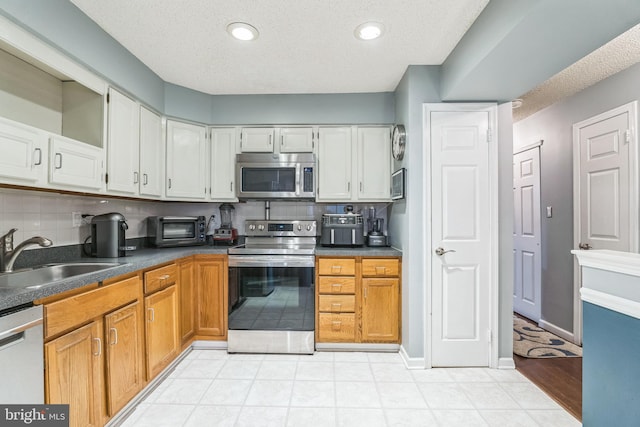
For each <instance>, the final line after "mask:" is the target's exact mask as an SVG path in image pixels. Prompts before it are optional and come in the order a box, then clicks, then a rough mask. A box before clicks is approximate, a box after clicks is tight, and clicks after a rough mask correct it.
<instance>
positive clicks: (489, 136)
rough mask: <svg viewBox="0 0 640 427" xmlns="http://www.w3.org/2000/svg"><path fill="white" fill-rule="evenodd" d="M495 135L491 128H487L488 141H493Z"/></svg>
mask: <svg viewBox="0 0 640 427" xmlns="http://www.w3.org/2000/svg"><path fill="white" fill-rule="evenodd" d="M492 137H493V135H491V128H488V129H487V142H491V140H492V139H493V138H492Z"/></svg>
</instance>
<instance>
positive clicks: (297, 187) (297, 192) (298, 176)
mask: <svg viewBox="0 0 640 427" xmlns="http://www.w3.org/2000/svg"><path fill="white" fill-rule="evenodd" d="M295 188H296V196H299V195H300V163H296V185H295Z"/></svg>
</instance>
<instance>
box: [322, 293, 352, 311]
mask: <svg viewBox="0 0 640 427" xmlns="http://www.w3.org/2000/svg"><path fill="white" fill-rule="evenodd" d="M355 309H356V296H355V295H320V296H319V297H318V311H328V312H331V313H353V312H354V311H355Z"/></svg>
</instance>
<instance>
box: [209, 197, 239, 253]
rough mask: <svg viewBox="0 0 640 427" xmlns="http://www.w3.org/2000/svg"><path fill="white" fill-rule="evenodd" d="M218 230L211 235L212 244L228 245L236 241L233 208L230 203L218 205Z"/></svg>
mask: <svg viewBox="0 0 640 427" xmlns="http://www.w3.org/2000/svg"><path fill="white" fill-rule="evenodd" d="M219 209H220V228H216V230H215V231H214V233H213V241H214V242H224V243H228V244H230V245H232V244H234V243H236V242H237V241H238V230H236V229H235V228H233V213H234V212H235V210H236V209H235V208H234V207H233V205H232V204H230V203H223V204H221V205H220V208H219Z"/></svg>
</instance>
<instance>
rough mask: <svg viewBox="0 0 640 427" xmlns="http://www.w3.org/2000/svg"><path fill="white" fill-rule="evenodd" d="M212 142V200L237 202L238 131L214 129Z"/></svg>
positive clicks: (212, 130)
mask: <svg viewBox="0 0 640 427" xmlns="http://www.w3.org/2000/svg"><path fill="white" fill-rule="evenodd" d="M210 140H211V145H210V147H211V150H210V152H211V159H210V170H211V177H210V179H211V181H210V198H211V199H212V200H215V201H222V200H224V201H237V200H238V198H237V197H236V188H235V185H236V183H235V173H236V130H235V129H233V128H213V129H211V138H210Z"/></svg>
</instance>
